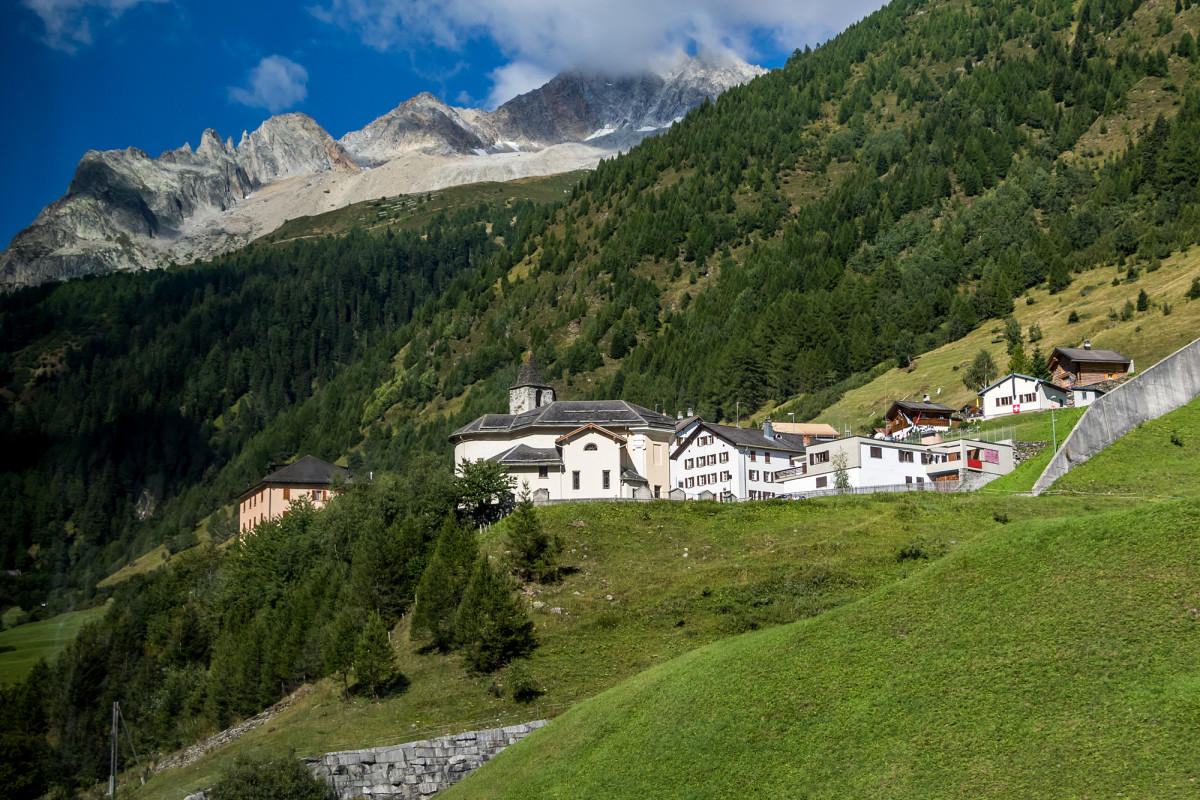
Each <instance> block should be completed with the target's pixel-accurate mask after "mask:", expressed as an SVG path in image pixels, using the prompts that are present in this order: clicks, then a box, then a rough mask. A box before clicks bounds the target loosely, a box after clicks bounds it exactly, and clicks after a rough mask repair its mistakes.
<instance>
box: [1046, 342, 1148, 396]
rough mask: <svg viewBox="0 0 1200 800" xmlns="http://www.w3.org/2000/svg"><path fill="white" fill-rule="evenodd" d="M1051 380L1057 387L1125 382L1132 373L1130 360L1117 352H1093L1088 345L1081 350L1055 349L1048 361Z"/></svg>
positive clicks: (1069, 348) (1079, 348)
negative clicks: (1118, 380)
mask: <svg viewBox="0 0 1200 800" xmlns="http://www.w3.org/2000/svg"><path fill="white" fill-rule="evenodd" d="M1047 365H1048V366H1049V368H1050V380H1052V381H1053V382H1054V383H1057V384H1059V385H1060V386H1066V387H1072V386H1091V385H1092V384H1094V383H1104V382H1105V381H1111V380H1116V379H1118V378H1124V377H1125V376H1126V375H1128V374H1129V373H1131V372H1133V359H1132V358H1126V357H1125V356H1123V355H1121V354H1120V353H1118V352H1117V351H1116V350H1095V349H1093V348H1092V343H1091V341H1088V340H1085V341H1084V343H1083V347H1056V348H1054V351H1053V352H1052V353H1050V357H1049V358H1048V359H1047Z"/></svg>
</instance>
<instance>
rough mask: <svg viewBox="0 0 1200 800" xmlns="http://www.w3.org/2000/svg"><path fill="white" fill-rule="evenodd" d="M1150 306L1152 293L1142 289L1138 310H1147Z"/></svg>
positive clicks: (1138, 299)
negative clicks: (1149, 293)
mask: <svg viewBox="0 0 1200 800" xmlns="http://www.w3.org/2000/svg"><path fill="white" fill-rule="evenodd" d="M1148 308H1150V295H1148V294H1146V290H1145V289H1142V290H1141V291H1140V292H1138V296H1137V310H1138V311H1145V310H1147V309H1148Z"/></svg>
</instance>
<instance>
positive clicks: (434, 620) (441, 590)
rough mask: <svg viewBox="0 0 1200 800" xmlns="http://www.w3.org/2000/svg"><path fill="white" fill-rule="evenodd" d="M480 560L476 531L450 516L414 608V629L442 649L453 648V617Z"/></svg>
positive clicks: (420, 587) (427, 569)
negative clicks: (476, 563)
mask: <svg viewBox="0 0 1200 800" xmlns="http://www.w3.org/2000/svg"><path fill="white" fill-rule="evenodd" d="M478 558H479V545H478V543H477V542H476V539H475V532H474V531H473V530H470V529H469V528H466V527H465V526H463V525H460V524H458V522H457V521H456V520H455V519H454V518H453V517H447V518H446V522H445V524H443V525H442V530H441V532H440V533H439V534H438V541H437V548H436V549H435V550H434V553H433V557H432V558H431V559H430V560H429V565H428V566H426V567H425V573H424V574H423V575H422V576H421V584H420V585H419V586H418V587H417V598H416V602H415V604H414V606H413V616H412V629H413V631H414V632H417V633H419V634H424V635H426V636H428V637H429V640H430V643H431V644H432V645H433V646H434V647H436V648H438V649H439V650H443V651H445V650H449V649H450V648H451V647H452V646H453V645H454V617H455V615H456V614H457V613H458V606H459V603H461V602H462V597H463V593H464V592H465V591H466V589H467V582H468V581H470V580H471V571H472V570H473V569H474V568H475V561H476V560H477V559H478Z"/></svg>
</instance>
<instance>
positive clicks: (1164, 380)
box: [1033, 339, 1200, 494]
mask: <svg viewBox="0 0 1200 800" xmlns="http://www.w3.org/2000/svg"><path fill="white" fill-rule="evenodd" d="M1197 396H1200V339H1197V340H1196V341H1194V342H1192V343H1191V344H1189V345H1187V346H1186V347H1183V348H1181V349H1179V350H1176V351H1175V352H1174V353H1172V354H1171V355H1169V356H1167V357H1166V358H1164V359H1163V360H1162V361H1160V362H1158V363H1157V364H1155V365H1154V366H1153V367H1151V368H1150V369H1148V370H1146V371H1145V372H1143V373H1141V374H1139V375H1137V376H1135V377H1134V378H1132V379H1130V380H1128V381H1126V382H1125V383H1123V384H1121V385H1120V386H1118V387H1117V388H1116V389H1113V390H1112V391H1111V392H1109V393H1108V394H1106V395H1104V396H1102V397H1100V398H1098V399H1097V400H1096V401H1095V402H1094V403H1092V404H1091V405H1090V406H1088V407H1087V410H1086V411H1084V412H1083V416H1082V417H1080V419H1079V422H1078V423H1077V424H1076V425H1075V430H1073V431H1071V435H1070V436H1068V437H1067V438H1066V441H1064V442H1063V444H1062V447H1061V448H1060V449H1059V451H1058V452H1057V453H1055V454H1054V457H1053V458H1052V459H1050V463H1049V465H1047V467H1046V470H1045V472H1043V473H1042V476H1041V477H1040V478H1038V480H1037V483H1035V484H1034V485H1033V493H1034V494H1041V493H1042V492H1044V491H1046V490H1047V489H1049V488H1050V487H1051V486H1052V485H1053V484H1054V482H1055V481H1056V480H1058V479H1059V478H1060V477H1062V476H1063V475H1064V474H1066V473H1067V471H1068V470H1070V469H1072V468H1074V467H1077V466H1079V465H1080V464H1082V463H1083V462H1084V461H1087V460H1088V459H1089V458H1091V457H1092V456H1094V455H1096V453H1099V452H1100V451H1101V450H1103V449H1104V448H1106V447H1108V446H1109V445H1110V444H1112V443H1113V442H1115V441H1116V440H1117V439H1119V438H1121V437H1122V436H1124V435H1125V434H1127V433H1129V432H1130V431H1131V430H1133V429H1134V428H1136V427H1137V426H1138V425H1141V424H1142V423H1143V422H1149V421H1150V420H1152V419H1157V418H1158V417H1161V416H1162V415H1163V414H1166V413H1168V412H1170V411H1174V410H1175V409H1177V408H1179V407H1181V406H1185V405H1187V404H1188V403H1190V402H1191V401H1192V400H1194V399H1195V398H1196V397H1197Z"/></svg>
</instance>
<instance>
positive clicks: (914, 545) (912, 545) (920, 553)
mask: <svg viewBox="0 0 1200 800" xmlns="http://www.w3.org/2000/svg"><path fill="white" fill-rule="evenodd" d="M922 558H929V553H928V552H926V550H925V543H924V542H922V541H919V540H917V539H912V540H910V541H909V542H908V543H906V544H905V545H904V546H903V547H901V548H900V552H899V553H897V554H896V560H897V561H908V560H910V559H911V560H913V561H917V560H919V559H922Z"/></svg>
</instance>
